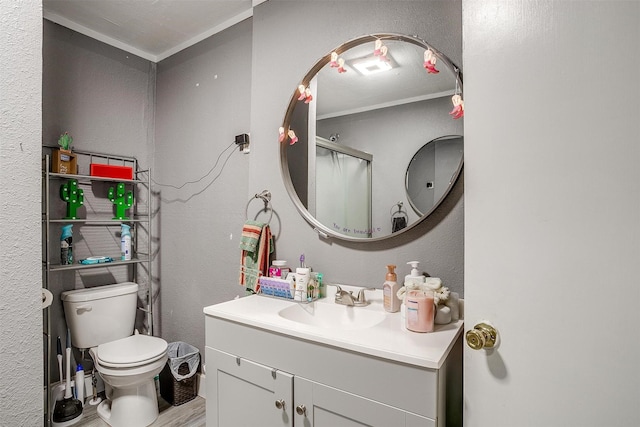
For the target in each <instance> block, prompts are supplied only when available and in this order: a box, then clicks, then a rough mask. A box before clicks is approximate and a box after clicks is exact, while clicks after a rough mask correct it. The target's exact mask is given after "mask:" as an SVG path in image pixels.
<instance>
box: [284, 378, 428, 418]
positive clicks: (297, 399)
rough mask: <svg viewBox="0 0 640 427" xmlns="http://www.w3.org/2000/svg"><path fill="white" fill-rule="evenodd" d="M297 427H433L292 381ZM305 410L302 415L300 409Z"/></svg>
mask: <svg viewBox="0 0 640 427" xmlns="http://www.w3.org/2000/svg"><path fill="white" fill-rule="evenodd" d="M294 391H295V394H294V404H295V408H296V411H297V413H296V414H294V416H295V425H296V427H362V426H372V427H389V426H394V427H435V425H436V423H435V420H432V419H430V418H425V417H421V416H419V415H416V414H412V413H410V412H406V411H403V410H401V409H398V408H395V407H393V406H389V405H385V404H383V403H380V402H376V401H374V400H371V399H367V398H364V397H361V396H358V395H355V394H352V393H348V392H345V391H342V390H339V389H336V388H333V387H329V386H326V385H323V384H319V383H317V382H314V381H310V380H307V379H304V378H300V377H295V378H294ZM302 408H304V411H303V409H302Z"/></svg>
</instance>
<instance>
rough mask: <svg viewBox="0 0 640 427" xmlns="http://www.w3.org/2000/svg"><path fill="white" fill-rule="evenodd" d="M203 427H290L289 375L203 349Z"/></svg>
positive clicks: (245, 360)
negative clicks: (205, 402)
mask: <svg viewBox="0 0 640 427" xmlns="http://www.w3.org/2000/svg"><path fill="white" fill-rule="evenodd" d="M206 357H207V359H206V360H207V375H206V381H207V427H272V426H273V427H292V426H293V416H292V414H293V376H292V375H291V374H288V373H286V372H283V371H278V370H275V369H272V368H270V367H268V366H265V365H261V364H259V363H255V362H251V361H249V360H247V359H242V358H240V357H236V356H233V355H231V354H229V353H224V352H222V351H218V350H215V349H213V348H211V347H206Z"/></svg>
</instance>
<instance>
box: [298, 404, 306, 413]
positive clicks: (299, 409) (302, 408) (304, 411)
mask: <svg viewBox="0 0 640 427" xmlns="http://www.w3.org/2000/svg"><path fill="white" fill-rule="evenodd" d="M296 413H297V414H298V415H307V407H306V406H304V405H298V406H296Z"/></svg>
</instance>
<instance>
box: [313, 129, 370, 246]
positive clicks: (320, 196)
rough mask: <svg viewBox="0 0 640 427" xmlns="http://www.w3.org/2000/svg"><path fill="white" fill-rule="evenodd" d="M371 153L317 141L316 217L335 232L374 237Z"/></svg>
mask: <svg viewBox="0 0 640 427" xmlns="http://www.w3.org/2000/svg"><path fill="white" fill-rule="evenodd" d="M371 160H372V158H371V155H369V154H367V153H363V152H359V151H357V150H353V149H350V148H348V147H342V146H338V145H337V144H333V143H330V142H329V141H326V140H322V139H321V138H318V139H317V141H316V176H315V181H316V218H317V219H318V220H319V221H320V222H321V223H322V224H325V225H327V226H328V227H330V228H333V229H334V230H335V231H338V232H340V233H343V234H346V235H349V236H353V237H372V229H371Z"/></svg>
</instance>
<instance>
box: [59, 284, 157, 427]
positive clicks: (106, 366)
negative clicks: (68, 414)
mask: <svg viewBox="0 0 640 427" xmlns="http://www.w3.org/2000/svg"><path fill="white" fill-rule="evenodd" d="M61 300H62V302H63V304H64V313H65V317H66V319H67V326H68V327H69V329H70V330H71V344H72V345H73V346H74V347H76V348H79V349H89V354H90V355H91V358H92V359H93V362H94V364H95V368H96V370H97V371H98V372H99V373H100V376H101V377H102V379H103V380H104V382H105V391H106V395H107V400H105V401H103V402H101V403H100V405H99V406H98V415H99V416H100V418H102V420H104V421H105V422H106V423H107V424H109V425H110V426H113V427H120V426H126V427H137V426H148V425H150V424H151V423H153V422H154V421H155V420H156V418H158V398H157V396H156V388H155V382H154V378H155V376H156V375H158V374H159V373H160V371H161V370H162V368H163V367H164V365H165V363H166V362H167V342H166V341H165V340H163V339H162V338H158V337H152V336H149V335H138V334H137V331H136V334H134V335H132V334H133V331H134V324H135V318H136V310H137V304H138V284H136V283H133V282H127V283H119V284H115V285H106V286H99V287H95V288H89V289H78V290H74V291H66V292H62V295H61Z"/></svg>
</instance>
